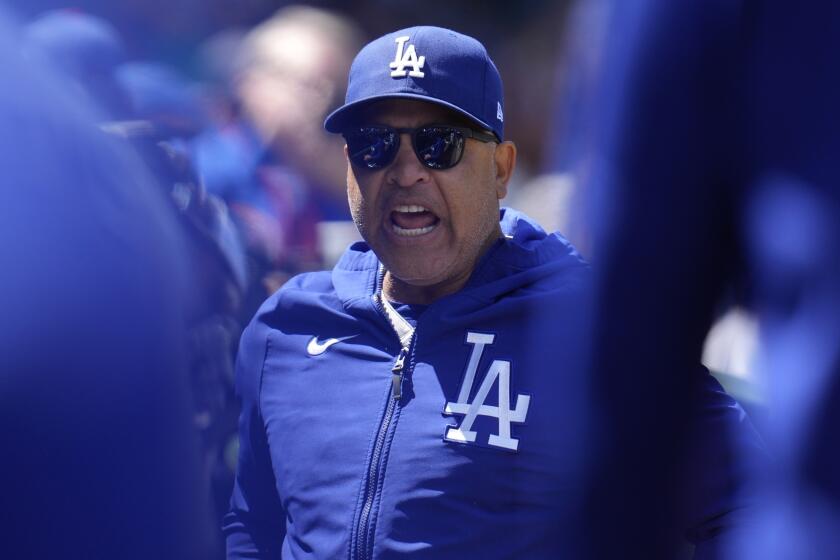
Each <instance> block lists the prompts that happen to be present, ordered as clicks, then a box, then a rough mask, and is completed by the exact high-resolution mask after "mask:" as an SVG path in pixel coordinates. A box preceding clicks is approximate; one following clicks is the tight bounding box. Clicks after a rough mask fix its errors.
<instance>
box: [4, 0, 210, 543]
mask: <svg viewBox="0 0 840 560" xmlns="http://www.w3.org/2000/svg"><path fill="white" fill-rule="evenodd" d="M22 40H23V38H22V37H21V34H20V33H19V31H18V29H16V28H15V27H14V26H13V24H10V23H9V22H8V21H7V20H6V18H5V16H2V18H0V66H2V68H3V69H4V72H5V73H6V74H7V76H13V77H14V79H10V80H7V81H6V82H4V87H3V88H2V89H0V122H2V126H0V162H2V168H3V177H4V178H3V182H2V185H0V214H1V215H2V217H0V262H2V265H1V266H2V269H3V273H2V275H0V315H2V317H3V321H2V322H0V423H1V424H2V426H3V429H2V431H0V448H1V449H3V455H2V460H0V477H2V480H3V483H4V488H3V492H2V503H3V505H2V513H0V535H2V539H0V556H3V557H4V558H21V559H27V558H32V559H41V558H69V559H75V558H78V559H96V560H99V559H102V560H105V559H113V558H123V559H138V560H140V559H149V558H163V559H172V560H175V559H195V560H199V559H205V558H212V557H214V551H213V542H212V535H213V534H214V531H213V527H212V522H211V520H210V518H209V515H208V511H209V506H208V504H207V501H208V500H207V495H206V488H205V487H204V486H203V484H201V479H202V477H201V470H202V469H201V460H200V453H199V442H198V434H197V433H196V431H195V430H194V428H193V424H192V417H193V410H194V407H193V404H192V394H191V390H190V383H189V375H188V370H187V348H186V339H185V336H186V333H185V330H184V317H183V306H182V302H183V299H184V296H185V294H186V293H187V292H188V290H189V289H190V288H189V286H190V284H191V282H192V279H191V277H190V274H189V270H188V268H187V267H186V266H185V263H184V260H183V258H184V252H183V251H184V248H183V243H184V238H183V234H182V232H181V231H180V229H179V227H178V225H177V224H176V223H175V220H174V217H173V213H172V211H171V209H170V207H169V206H168V204H169V203H168V202H167V200H166V199H165V198H164V196H163V195H162V193H161V192H160V191H159V190H158V189H157V188H155V186H154V179H153V178H152V176H151V175H150V174H149V172H148V170H147V169H146V168H145V166H144V165H143V164H142V163H141V162H140V161H139V160H138V159H137V158H136V156H135V155H134V154H133V153H132V152H131V151H130V150H127V149H126V148H125V146H123V145H120V144H119V143H117V142H115V141H114V140H113V139H111V138H109V137H107V136H106V135H104V134H102V133H101V131H99V130H98V129H97V122H98V120H99V119H100V118H101V116H102V113H103V111H101V110H97V109H96V108H95V107H94V106H93V104H92V102H91V99H90V98H89V97H87V96H86V95H84V94H83V92H82V91H81V90H80V89H79V88H77V87H75V86H74V85H73V82H72V81H71V80H69V79H67V78H66V77H64V76H60V75H58V74H57V73H55V72H53V71H52V68H48V67H47V65H46V64H44V63H43V61H38V60H36V59H33V58H31V57H30V58H28V59H24V58H23V57H21V56H20V49H19V45H20V43H21V41H22Z"/></svg>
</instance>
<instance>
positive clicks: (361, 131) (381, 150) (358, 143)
mask: <svg viewBox="0 0 840 560" xmlns="http://www.w3.org/2000/svg"><path fill="white" fill-rule="evenodd" d="M344 139H345V140H346V141H347V152H348V154H349V157H350V162H351V163H353V165H355V166H357V167H361V168H363V169H382V168H383V167H385V166H387V165H388V164H389V163H391V160H393V159H394V155H395V154H396V153H397V148H399V145H398V142H399V137H398V136H397V135H396V133H394V132H393V131H392V130H389V129H387V128H380V127H370V126H366V127H360V128H354V129H352V130H349V131H347V132H345V133H344Z"/></svg>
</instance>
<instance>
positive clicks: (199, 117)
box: [115, 61, 207, 137]
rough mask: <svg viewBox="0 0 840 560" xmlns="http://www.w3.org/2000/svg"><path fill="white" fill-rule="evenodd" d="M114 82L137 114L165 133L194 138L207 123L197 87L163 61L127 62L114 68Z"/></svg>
mask: <svg viewBox="0 0 840 560" xmlns="http://www.w3.org/2000/svg"><path fill="white" fill-rule="evenodd" d="M115 79H116V81H117V83H118V84H119V85H120V87H121V88H122V89H123V90H124V91H125V92H126V96H127V98H128V99H129V101H130V103H131V107H132V109H133V112H134V115H135V116H136V117H137V118H141V119H146V120H149V121H152V122H154V123H155V124H156V125H157V126H158V127H159V128H163V127H165V129H166V130H164V131H162V134H165V135H168V136H179V137H185V136H186V137H188V136H193V135H194V134H196V133H198V132H199V131H200V130H201V129H202V128H203V127H204V126H205V125H206V124H207V117H206V115H205V114H204V113H203V112H202V105H201V103H200V99H199V96H198V89H197V86H196V85H195V84H192V83H190V82H189V81H188V80H187V79H186V78H184V77H183V76H181V75H180V74H179V73H178V72H177V71H176V70H175V69H174V68H171V67H169V66H167V65H165V64H163V63H160V62H150V61H145V62H127V63H125V64H121V65H120V66H119V67H117V68H116V69H115ZM167 131H168V132H167Z"/></svg>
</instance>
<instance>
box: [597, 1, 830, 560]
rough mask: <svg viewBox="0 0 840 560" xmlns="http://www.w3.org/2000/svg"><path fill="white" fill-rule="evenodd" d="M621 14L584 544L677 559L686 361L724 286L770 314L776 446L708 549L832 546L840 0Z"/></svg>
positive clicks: (762, 353) (763, 357)
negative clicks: (677, 472) (735, 530)
mask: <svg viewBox="0 0 840 560" xmlns="http://www.w3.org/2000/svg"><path fill="white" fill-rule="evenodd" d="M611 16H612V19H611V22H612V25H611V27H610V31H609V33H608V35H607V36H608V37H609V41H608V53H607V60H606V64H605V66H604V72H603V78H602V79H603V83H602V86H603V88H602V90H601V96H600V97H598V98H597V101H596V103H597V105H596V107H597V111H596V112H595V113H596V116H595V122H594V124H595V125H596V126H597V129H598V133H599V135H598V136H599V138H598V142H597V151H596V153H595V154H594V159H595V161H596V162H597V169H596V170H595V172H594V173H593V174H592V177H591V179H592V181H591V183H590V186H591V187H592V188H593V189H594V190H593V192H591V193H589V195H590V196H591V197H592V200H594V201H595V202H596V204H595V205H594V207H595V208H596V209H597V211H598V215H597V219H598V232H597V235H596V240H595V251H594V254H595V262H594V265H595V270H596V271H598V276H599V283H598V289H597V293H596V299H595V302H594V304H593V305H594V310H595V313H596V315H595V327H594V330H593V332H592V346H591V347H592V350H593V351H592V365H593V379H594V397H595V400H594V402H593V409H594V410H595V411H597V414H607V416H606V417H605V420H604V422H603V423H601V424H600V425H598V426H597V428H596V432H595V433H596V434H598V435H599V436H600V439H599V441H600V443H601V444H602V450H603V454H601V455H599V456H598V457H597V458H596V459H595V462H594V469H593V471H592V475H593V476H592V480H590V483H589V484H588V489H589V499H588V505H589V512H588V518H587V520H588V532H587V533H586V534H587V536H588V537H589V539H590V544H591V545H592V550H591V554H590V555H589V557H590V558H617V557H621V558H644V559H656V558H673V557H674V554H675V547H676V543H675V542H674V541H673V540H671V539H670V538H667V537H666V535H668V534H669V532H668V531H667V530H666V529H667V528H669V527H672V526H673V525H674V523H676V522H677V521H676V520H677V519H678V518H679V513H680V511H681V510H682V508H683V507H684V505H685V504H682V503H680V501H679V500H678V499H677V497H676V496H677V492H678V489H677V488H675V487H674V485H673V484H672V480H673V476H672V475H673V473H674V468H675V465H676V464H677V463H678V461H679V460H680V457H682V456H683V451H684V442H685V435H686V433H687V429H688V426H687V422H688V411H690V410H691V406H692V402H691V392H690V391H689V388H690V386H691V383H692V381H691V378H690V376H687V375H685V374H684V372H686V371H689V369H688V366H689V365H690V364H691V363H692V362H696V361H697V360H698V359H699V356H700V351H701V347H702V342H703V339H704V337H705V335H706V333H707V332H708V330H709V326H710V324H711V321H712V319H713V318H714V316H715V313H716V311H717V309H718V307H719V306H720V305H721V304H722V303H726V302H728V301H732V300H733V299H734V300H735V301H737V302H742V303H746V304H747V305H749V306H750V307H751V308H752V309H753V310H755V312H756V313H757V315H758V318H759V321H760V324H761V331H762V346H761V349H760V350H759V359H758V363H757V367H756V369H757V370H758V371H759V372H761V374H762V375H764V376H766V379H767V383H768V402H767V405H768V408H769V409H770V411H771V413H770V414H769V417H768V422H767V424H766V425H765V426H764V430H765V433H766V434H767V440H768V444H769V449H770V452H771V453H772V454H773V455H774V456H775V461H774V463H773V468H772V469H771V470H770V472H768V473H767V477H766V480H762V481H760V482H762V483H763V492H762V494H761V497H760V505H761V507H760V508H758V509H755V511H757V512H758V513H757V514H753V515H750V516H749V522H748V523H747V524H746V525H743V526H742V529H743V531H742V534H731V535H726V539H725V542H727V543H728V544H727V546H725V547H723V548H722V549H721V550H718V551H716V556H713V557H729V558H738V559H742V558H743V559H747V558H748V559H752V558H755V559H759V558H760V559H777V558H778V559H782V558H800V559H801V558H808V559H810V558H829V557H833V556H834V555H836V553H837V550H840V533H838V532H837V530H836V528H837V527H838V524H840V452H838V447H837V445H836V442H835V440H836V435H835V434H836V428H837V426H838V421H837V410H838V401H840V376H838V374H840V371H838V369H840V166H838V165H837V161H836V160H837V151H838V148H839V147H840V126H838V123H840V114H838V113H840V106H838V99H840V75H838V72H837V68H838V63H840V60H838V53H840V6H838V5H837V4H836V3H831V2H815V3H812V4H809V6H808V7H807V8H805V7H803V8H802V9H798V10H797V9H793V10H792V9H791V7H790V5H789V4H787V3H783V2H778V1H770V0H768V1H743V2H732V1H711V2H710V1H703V2H699V1H690V2H645V1H638V2H615V3H613V4H612V14H611ZM733 294H734V296H733ZM605 531H607V532H609V538H602V537H603V535H604V532H605Z"/></svg>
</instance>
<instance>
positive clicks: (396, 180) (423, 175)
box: [387, 133, 430, 187]
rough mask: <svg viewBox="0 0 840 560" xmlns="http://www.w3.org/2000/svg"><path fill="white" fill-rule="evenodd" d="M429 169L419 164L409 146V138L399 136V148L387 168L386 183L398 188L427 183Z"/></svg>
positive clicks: (407, 135)
mask: <svg viewBox="0 0 840 560" xmlns="http://www.w3.org/2000/svg"><path fill="white" fill-rule="evenodd" d="M429 172H430V169H429V168H428V167H426V166H425V165H423V164H422V163H420V160H419V159H417V155H416V154H415V153H414V148H413V147H412V145H411V136H410V135H409V134H407V133H404V134H401V135H400V148H399V150H398V151H397V155H396V156H394V161H393V163H391V165H389V166H388V170H387V173H388V176H387V179H388V182H389V183H392V184H394V185H397V186H399V187H411V186H414V185H418V184H424V183H427V182H428V181H429V178H430V173H429Z"/></svg>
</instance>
